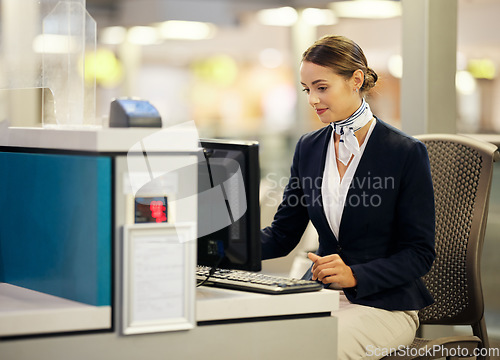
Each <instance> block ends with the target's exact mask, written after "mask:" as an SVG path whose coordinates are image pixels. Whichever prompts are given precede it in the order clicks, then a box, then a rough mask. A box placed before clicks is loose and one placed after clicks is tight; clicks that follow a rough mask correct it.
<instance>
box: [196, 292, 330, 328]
mask: <svg viewBox="0 0 500 360" xmlns="http://www.w3.org/2000/svg"><path fill="white" fill-rule="evenodd" d="M338 307H339V292H338V291H335V290H326V289H324V290H321V291H315V292H305V293H298V294H285V295H267V294H257V293H251V292H244V291H234V290H226V289H220V288H210V287H201V288H198V289H197V291H196V320H197V321H198V322H203V321H220V320H236V319H250V318H265V317H275V316H290V315H313V314H321V313H328V314H331V313H332V312H333V311H335V310H337V309H338Z"/></svg>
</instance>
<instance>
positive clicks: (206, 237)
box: [198, 139, 261, 271]
mask: <svg viewBox="0 0 500 360" xmlns="http://www.w3.org/2000/svg"><path fill="white" fill-rule="evenodd" d="M200 146H201V147H202V148H203V156H202V158H201V159H200V162H199V165H198V265H205V266H216V267H219V268H226V269H241V270H250V271H260V270H261V244H260V207H259V183H260V167H259V144H258V142H256V141H238V140H218V139H217V140H216V139H201V140H200Z"/></svg>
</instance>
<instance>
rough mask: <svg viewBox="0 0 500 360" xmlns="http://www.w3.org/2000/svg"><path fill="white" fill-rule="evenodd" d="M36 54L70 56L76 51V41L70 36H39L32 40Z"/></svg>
mask: <svg viewBox="0 0 500 360" xmlns="http://www.w3.org/2000/svg"><path fill="white" fill-rule="evenodd" d="M32 46H33V51H34V52H35V53H38V54H42V53H44V54H71V53H74V52H75V51H76V50H77V48H78V47H77V39H76V38H75V37H74V36H70V35H57V34H40V35H37V36H36V37H35V38H34V39H33V45H32Z"/></svg>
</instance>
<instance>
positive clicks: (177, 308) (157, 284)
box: [131, 234, 185, 322]
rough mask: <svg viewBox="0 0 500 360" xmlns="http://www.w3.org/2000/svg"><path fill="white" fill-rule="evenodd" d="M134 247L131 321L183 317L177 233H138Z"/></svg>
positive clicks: (181, 263) (182, 259) (181, 262)
mask: <svg viewBox="0 0 500 360" xmlns="http://www.w3.org/2000/svg"><path fill="white" fill-rule="evenodd" d="M134 247H135V249H134V251H133V259H132V261H133V267H132V269H133V273H132V279H133V289H132V293H133V295H132V296H133V306H132V314H131V315H132V322H150V321H156V320H157V321H161V320H165V319H173V318H182V317H184V316H185V309H184V304H185V301H184V300H185V299H184V293H185V291H184V290H185V289H184V262H185V254H184V245H183V244H182V243H180V242H179V239H178V237H177V235H176V234H171V235H151V236H146V235H141V236H138V237H137V238H136V239H135V242H134Z"/></svg>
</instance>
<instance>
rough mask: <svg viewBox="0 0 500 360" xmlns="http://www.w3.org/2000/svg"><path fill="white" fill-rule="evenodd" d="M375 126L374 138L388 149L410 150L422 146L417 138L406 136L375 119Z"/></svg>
mask: <svg viewBox="0 0 500 360" xmlns="http://www.w3.org/2000/svg"><path fill="white" fill-rule="evenodd" d="M376 120H377V124H376V126H375V128H374V129H373V134H372V135H375V136H374V137H375V138H376V139H377V140H379V141H380V142H382V143H383V144H384V145H386V146H388V147H396V148H398V149H410V148H414V147H416V146H417V147H418V146H423V144H422V142H421V141H420V140H418V139H417V138H415V137H413V136H411V135H408V134H406V133H405V132H403V131H402V130H400V129H398V128H396V127H394V126H392V125H390V124H388V123H386V122H384V121H382V120H381V119H379V118H377V117H376Z"/></svg>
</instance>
